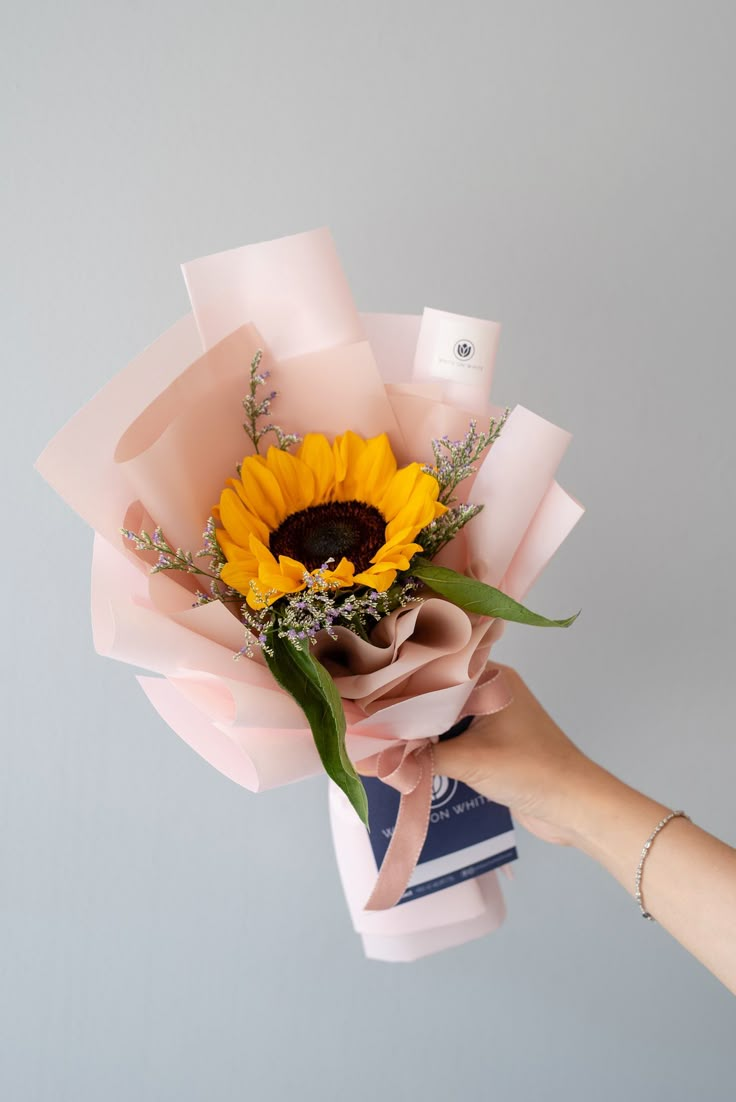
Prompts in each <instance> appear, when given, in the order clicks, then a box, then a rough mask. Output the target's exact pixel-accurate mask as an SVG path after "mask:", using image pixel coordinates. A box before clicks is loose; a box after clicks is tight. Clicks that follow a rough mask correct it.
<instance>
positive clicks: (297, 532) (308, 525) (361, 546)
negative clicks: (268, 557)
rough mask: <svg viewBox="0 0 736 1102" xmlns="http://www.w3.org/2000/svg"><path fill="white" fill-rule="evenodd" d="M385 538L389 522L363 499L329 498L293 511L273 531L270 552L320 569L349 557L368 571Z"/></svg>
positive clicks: (360, 567)
mask: <svg viewBox="0 0 736 1102" xmlns="http://www.w3.org/2000/svg"><path fill="white" fill-rule="evenodd" d="M385 540H386V521H385V519H384V517H382V516H381V514H380V513H379V511H378V509H376V508H375V507H374V506H373V505H366V503H365V502H364V501H330V502H327V504H325V505H310V507H309V508H308V509H300V510H299V512H298V513H292V514H291V516H290V517H287V518H286V520H285V521H283V523H282V524H280V525H279V527H278V528H277V529H276V530H275V531H274V532H272V533H271V539H270V541H269V542H270V545H271V553H272V554H273V555H276V556H277V557H278V556H279V555H288V556H289V558H290V559H296V560H297V561H298V562H301V563H304V565H305V566H306V568H307V570H318V569H319V567H320V566H322V564H323V563H326V562H327V560H328V559H334V560H335V565H337V563H339V561H340V559H342V558H346V559H349V560H350V562H351V563H352V564H353V565H354V567H355V570H356V573H358V572H360V571H361V570H365V569H366V568H367V567H368V565H369V564H370V561H371V559H372V558H373V556H374V555H375V553H376V551H378V549H379V547H382V546H383V544H384V543H385Z"/></svg>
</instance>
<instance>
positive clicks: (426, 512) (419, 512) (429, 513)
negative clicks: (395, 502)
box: [386, 497, 435, 539]
mask: <svg viewBox="0 0 736 1102" xmlns="http://www.w3.org/2000/svg"><path fill="white" fill-rule="evenodd" d="M434 515H435V512H434V502H433V501H431V500H429V499H428V498H426V497H419V498H413V499H412V500H411V501H410V502H409V503H408V504H407V505H405V506H404V508H403V509H400V510H399V511H398V513H397V514H396V516H395V517H394V519H393V520H392V521H391V522H390V524H387V525H386V537H387V538H388V539H391V538H392V537H393V536H395V535H396V533H397V532H400V531H401V530H402V529H403V528H409V529H411V537H410V538H411V539H413V538H414V536H416V534H417V532H421V530H422V528H424V527H425V526H426V525H427V524H429V522H430V521H432V520H434Z"/></svg>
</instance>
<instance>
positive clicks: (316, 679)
mask: <svg viewBox="0 0 736 1102" xmlns="http://www.w3.org/2000/svg"><path fill="white" fill-rule="evenodd" d="M307 646H308V644H307V643H305V645H304V650H299V649H298V648H297V647H295V646H294V644H293V643H290V642H289V640H288V639H282V638H280V637H279V636H278V635H277V633H276V631H275V630H274V629H273V628H271V629H270V630H269V632H268V647H269V649H270V650H271V651H272V652H273V654H272V655H271V654H269V653H268V651H265V650H264V652H263V653H264V656H265V658H266V661H267V662H268V665H269V668H270V670H271V673H272V674H273V676H274V678H275V679H276V681H277V682H278V683H279V685H280V686H281V688H282V689H285V690H286V692H287V693H289V695H290V696H292V697H293V698H294V700H295V701H296V702H297V704H298V705H299V707H300V708H301V709H302V711H303V712H304V714H305V716H306V717H307V719H308V720H309V726H310V727H311V728H312V736H313V738H314V744H315V746H316V747H317V752H318V753H319V756H320V759H321V761H322V764H323V766H324V767H325V772H326V773H327V774H328V776H330V777H332V779H333V781H334V782H335V784H336V785H338V786H339V787H340V788H341V789H342V790H343V792H344V793H345V795H346V796H347V798H348V799H349V800H350V803H351V804H352V805H353V807H354V808H355V810H356V811H357V813H358V815H359V816H360V818H361V820H362V821H363V822H364V823H365V825H366V826H368V800H367V797H366V794H365V789H364V788H363V783H362V781H361V779H360V777H359V776H358V774H357V773H356V771H355V766H354V765H353V763H352V762H351V760H350V758H349V757H348V753H347V750H346V748H345V728H346V723H345V712H344V710H343V706H342V700H341V699H340V694H339V693H338V691H337V686H336V685H335V682H334V681H333V680H332V678H331V677H330V675H329V673H328V672H327V670H326V669H325V668H324V666H323V665H322V664H321V662H318V661H317V659H316V658H314V657H313V656H312V654H311V653H310V652H309V650H308V649H307Z"/></svg>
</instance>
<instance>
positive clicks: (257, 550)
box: [248, 536, 278, 569]
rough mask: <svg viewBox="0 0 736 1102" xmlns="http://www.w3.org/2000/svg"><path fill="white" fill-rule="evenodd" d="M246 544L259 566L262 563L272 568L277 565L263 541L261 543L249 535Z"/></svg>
mask: <svg viewBox="0 0 736 1102" xmlns="http://www.w3.org/2000/svg"><path fill="white" fill-rule="evenodd" d="M248 546H249V547H250V550H251V552H252V553H253V555H254V556H255V558H256V560H257V562H258V565H259V566H260V565H261V564H263V565H265V566H269V567H271V568H272V569H276V568H277V567H278V564H277V562H276V559H275V558H274V556H273V555H272V554H271V552H270V551H269V549H268V548H267V547H266V545H265V543H261V541H260V540H259V539H257V537H256V536H251V537H250V540H249V542H248Z"/></svg>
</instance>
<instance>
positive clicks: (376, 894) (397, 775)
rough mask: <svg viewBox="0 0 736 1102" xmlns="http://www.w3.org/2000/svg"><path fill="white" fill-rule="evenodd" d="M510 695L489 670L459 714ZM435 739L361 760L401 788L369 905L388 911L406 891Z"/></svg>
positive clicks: (423, 822)
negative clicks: (389, 836)
mask: <svg viewBox="0 0 736 1102" xmlns="http://www.w3.org/2000/svg"><path fill="white" fill-rule="evenodd" d="M512 699H513V697H512V695H511V692H510V690H509V687H508V683H507V681H506V680H505V678H504V676H503V673H502V671H501V670H499V669H493V670H488V671H487V672H486V673H484V674H483V676H482V677H481V678H480V680H479V681H478V684H477V685H476V687H475V688H474V690H473V692H472V693H471V694H470V697H469V698H468V702H467V704H466V706H465V708H464V709H463V712H462V713H461V715H460V716H459V717H458V719H462V718H463V717H464V716H468V715H492V714H493V713H494V712H500V711H501V710H502V709H503V708H506V707H508V705H509V704H510V703H511V701H512ZM435 741H436V740H435V739H431V738H425V739H407V740H406V741H400V740H397V741H394V742H392V743H391V744H390V745H389V746H387V747H386V749H385V750H381V751H380V752H379V753H377V754H373V755H372V756H371V757H369V758H364V759H363V761H361V762H358V764H357V768H358V771H359V772H360V773H362V774H363V775H364V776H366V777H377V778H378V779H379V780H381V781H383V783H384V784H390V785H391V787H392V788H395V789H396V791H397V792H399V793H400V794H401V802H400V804H399V814H398V816H397V818H396V824H395V826H394V830H393V833H392V835H391V841H390V842H389V846H388V849H387V850H386V853H385V855H384V858H383V861H382V862H381V868H380V870H379V873H378V879H377V880H376V884H375V886H374V888H373V891H372V892H371V895H370V898H369V899H368V902H367V903H366V905H365V909H366V910H367V911H385V910H388V909H389V908H390V907H393V906H395V905H396V904H397V903H398V902H399V900H400V899H401V897H402V895H403V894H404V892H405V891H406V889H407V886H408V884H409V881H410V879H411V876H412V873H413V872H414V869H415V867H416V864H417V861H418V860H419V856H420V854H421V852H422V849H423V847H424V842H425V840H426V837H427V830H428V829H429V816H430V811H431V808H432V784H433V778H434V752H433V749H432V747H433V745H434V742H435Z"/></svg>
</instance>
